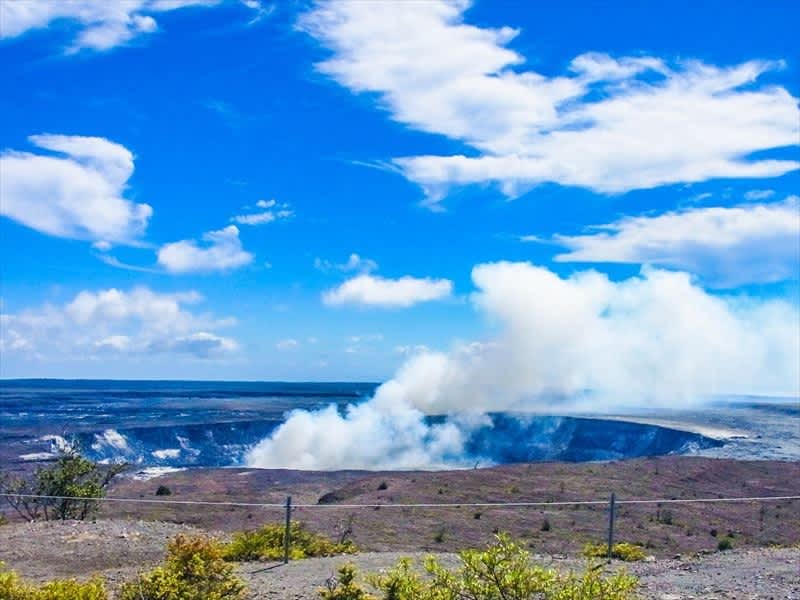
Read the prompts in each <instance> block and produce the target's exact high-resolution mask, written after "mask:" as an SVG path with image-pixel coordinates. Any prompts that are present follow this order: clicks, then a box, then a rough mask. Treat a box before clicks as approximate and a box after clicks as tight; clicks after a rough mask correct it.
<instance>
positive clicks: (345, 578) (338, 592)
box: [319, 563, 373, 600]
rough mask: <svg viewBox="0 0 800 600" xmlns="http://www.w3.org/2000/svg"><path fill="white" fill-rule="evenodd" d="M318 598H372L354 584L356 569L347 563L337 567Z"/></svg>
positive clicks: (371, 599) (342, 599) (367, 599)
mask: <svg viewBox="0 0 800 600" xmlns="http://www.w3.org/2000/svg"><path fill="white" fill-rule="evenodd" d="M319 597H320V598H321V599H322V600H373V596H371V595H370V594H368V593H367V591H366V590H365V589H364V588H363V587H361V586H360V585H359V584H357V583H356V568H355V567H354V566H353V565H351V564H349V563H348V564H345V565H342V566H341V567H339V571H338V572H337V575H336V576H333V577H331V578H330V579H328V581H327V582H326V586H325V588H324V589H322V590H320V591H319Z"/></svg>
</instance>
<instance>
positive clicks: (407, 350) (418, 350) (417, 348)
mask: <svg viewBox="0 0 800 600" xmlns="http://www.w3.org/2000/svg"><path fill="white" fill-rule="evenodd" d="M394 351H395V354H400V355H401V356H405V357H408V356H414V355H416V354H426V353H428V352H430V351H431V349H430V348H429V347H428V346H426V345H425V344H414V345H413V346H408V345H406V346H395V347H394Z"/></svg>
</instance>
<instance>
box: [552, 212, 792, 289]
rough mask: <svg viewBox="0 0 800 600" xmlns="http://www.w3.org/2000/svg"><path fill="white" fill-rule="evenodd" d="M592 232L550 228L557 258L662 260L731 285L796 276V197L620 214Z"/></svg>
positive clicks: (658, 262)
mask: <svg viewBox="0 0 800 600" xmlns="http://www.w3.org/2000/svg"><path fill="white" fill-rule="evenodd" d="M590 229H591V233H589V234H586V235H578V236H556V238H555V240H556V241H557V242H558V243H559V244H561V245H563V246H566V247H567V248H569V249H570V252H568V253H566V254H560V255H558V256H556V258H555V260H557V261H561V262H606V263H608V262H611V263H641V264H652V265H660V266H665V267H671V268H677V269H680V270H685V271H690V272H692V273H696V274H698V275H700V276H701V277H702V278H703V279H704V281H707V282H708V283H710V284H713V285H714V286H721V287H734V286H737V285H741V284H745V283H763V282H772V281H780V280H784V279H791V278H797V277H799V276H800V198H798V197H796V196H793V197H790V198H788V199H787V200H785V201H784V202H779V203H774V204H754V205H744V206H737V207H731V208H722V207H711V208H692V209H688V210H684V211H681V212H668V213H664V214H662V215H658V216H653V217H648V216H645V217H625V218H623V219H621V220H619V221H616V222H614V223H611V224H608V225H601V226H595V227H591V228H590Z"/></svg>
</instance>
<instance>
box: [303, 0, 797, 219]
mask: <svg viewBox="0 0 800 600" xmlns="http://www.w3.org/2000/svg"><path fill="white" fill-rule="evenodd" d="M470 5H471V3H470V2H469V1H466V0H460V1H457V2H449V1H446V0H431V1H428V2H423V3H404V2H392V3H379V4H375V3H370V2H341V3H335V2H326V1H323V2H319V3H317V4H316V5H315V8H314V9H312V10H311V11H309V12H308V13H306V14H304V15H303V16H302V17H301V19H300V21H299V27H300V28H301V29H302V30H304V31H306V32H308V33H309V34H311V35H313V36H314V37H316V38H317V39H318V40H319V41H320V42H321V43H322V44H323V45H324V46H326V47H327V48H329V49H330V50H331V51H332V56H331V57H330V58H328V59H326V60H324V61H322V62H321V63H318V65H317V68H318V69H319V70H320V71H321V72H323V73H325V74H327V75H329V76H330V77H332V78H333V79H335V80H336V81H337V82H339V83H340V84H341V85H343V86H345V87H347V88H348V89H350V90H352V91H354V92H359V93H360V92H370V93H377V94H378V95H379V98H380V100H381V104H382V106H383V107H384V108H385V109H386V110H387V111H388V112H389V113H390V114H391V116H392V118H394V119H395V120H397V121H399V122H401V123H405V124H407V125H408V126H409V127H412V128H414V129H419V130H422V131H426V132H430V133H437V134H442V135H445V136H448V137H450V138H453V139H457V140H461V141H463V142H464V143H466V144H468V145H470V146H472V147H473V148H474V149H475V150H477V151H478V152H479V155H478V156H464V155H455V156H411V157H403V158H398V159H396V160H395V161H394V162H395V164H396V165H397V166H398V167H399V168H400V169H401V170H402V171H403V172H404V174H405V175H406V177H408V178H409V179H410V180H412V181H414V182H416V183H418V184H419V185H421V186H422V187H423V188H424V189H425V190H426V192H427V195H428V204H429V205H433V204H435V202H437V201H438V200H440V199H441V198H442V196H443V195H444V194H446V193H447V191H448V189H449V188H450V187H451V186H456V185H467V184H472V183H485V182H495V183H497V184H498V185H499V186H500V188H501V190H502V191H503V192H504V193H505V194H507V195H509V196H515V195H519V194H521V193H523V192H524V191H525V190H527V189H529V188H530V187H532V186H534V185H536V184H538V183H542V182H555V183H558V184H562V185H573V186H581V187H585V188H589V189H592V190H595V191H598V192H604V193H617V192H625V191H628V190H632V189H641V188H651V187H655V186H660V185H665V184H672V183H679V182H699V181H704V180H708V179H712V178H719V177H726V178H737V177H748V178H750V177H774V176H778V175H781V174H784V173H786V172H788V171H791V170H794V169H797V168H798V167H799V166H800V163H798V162H797V161H792V160H780V159H761V158H753V157H752V156H751V154H752V153H754V152H757V151H761V150H767V149H771V148H779V147H784V146H794V145H796V144H797V139H798V109H797V99H796V98H793V97H792V95H791V94H790V93H789V92H788V91H787V90H786V89H785V88H783V87H780V86H776V85H770V86H760V87H757V86H756V85H755V84H756V82H757V80H758V78H759V76H760V75H761V74H762V73H764V72H766V71H770V70H775V69H779V68H781V66H782V65H781V63H771V62H763V61H750V62H745V63H743V64H739V65H735V66H732V67H717V66H713V65H709V64H704V63H702V62H699V61H682V62H680V63H677V64H668V63H667V62H666V61H664V60H662V59H660V58H656V57H620V58H613V57H610V56H607V55H605V54H601V53H587V54H582V55H580V56H577V57H576V58H575V59H574V60H573V61H572V62H571V64H570V65H569V69H568V70H567V71H566V72H565V73H564V74H562V75H558V76H545V75H542V74H540V73H537V72H535V71H533V70H531V69H526V68H524V67H523V66H522V65H523V63H524V58H523V57H522V56H521V55H520V54H518V53H517V52H515V51H513V50H511V49H510V48H508V47H507V46H508V44H509V43H510V42H511V41H512V40H513V39H514V37H515V36H516V35H517V33H518V32H517V31H516V30H514V29H511V28H509V27H503V28H500V29H489V28H481V27H476V26H472V25H468V24H466V23H464V20H463V19H464V12H465V11H466V10H467V9H468V8H469V6H470ZM420 56H424V57H425V60H420V58H419V57H420Z"/></svg>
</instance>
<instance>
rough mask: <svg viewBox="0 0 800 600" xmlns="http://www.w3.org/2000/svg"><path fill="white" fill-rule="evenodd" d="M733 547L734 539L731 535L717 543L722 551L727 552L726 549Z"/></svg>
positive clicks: (718, 548)
mask: <svg viewBox="0 0 800 600" xmlns="http://www.w3.org/2000/svg"><path fill="white" fill-rule="evenodd" d="M732 549H733V540H732V539H731V538H730V537H724V538H722V539H721V540H720V541H719V543H718V544H717V550H719V551H720V552H725V551H726V550H732Z"/></svg>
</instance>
